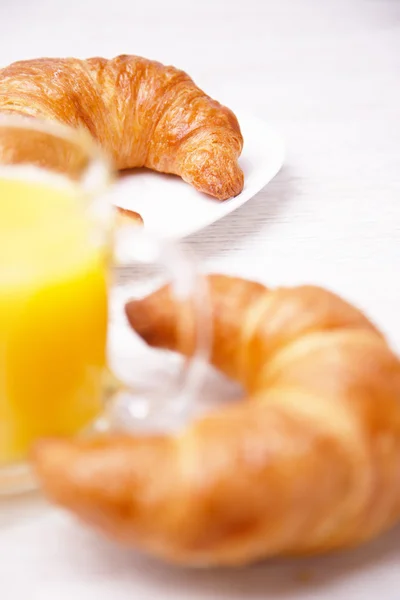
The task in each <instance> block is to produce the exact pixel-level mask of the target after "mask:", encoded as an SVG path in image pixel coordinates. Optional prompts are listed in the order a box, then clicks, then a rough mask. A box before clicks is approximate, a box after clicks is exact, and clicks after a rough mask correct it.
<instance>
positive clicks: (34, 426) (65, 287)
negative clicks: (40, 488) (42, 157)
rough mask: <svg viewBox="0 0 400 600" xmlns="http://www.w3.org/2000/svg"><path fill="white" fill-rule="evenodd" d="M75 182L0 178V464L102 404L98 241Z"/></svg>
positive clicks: (102, 291) (102, 273) (85, 418)
mask: <svg viewBox="0 0 400 600" xmlns="http://www.w3.org/2000/svg"><path fill="white" fill-rule="evenodd" d="M92 229H93V224H92V223H91V222H90V219H89V217H88V216H87V213H86V212H85V208H84V200H83V198H82V196H81V195H80V194H79V191H78V190H77V189H75V188H72V187H71V188H68V187H62V186H51V185H48V184H44V183H40V182H32V181H29V182H27V181H23V180H17V179H11V178H10V179H6V178H5V179H2V178H1V177H0V465H1V464H2V463H4V464H6V463H7V464H10V463H13V462H18V461H20V460H23V459H24V458H25V457H26V455H27V453H28V451H29V448H30V446H31V444H32V442H33V441H34V440H35V439H37V438H40V437H45V436H52V435H74V434H76V433H78V432H79V431H81V430H82V429H84V428H85V426H87V425H88V424H89V423H90V422H91V421H92V420H93V419H94V418H95V417H96V416H97V415H98V414H99V413H100V412H101V410H102V392H101V388H102V373H103V371H104V368H105V348H106V330H107V282H106V261H105V252H104V246H103V247H101V246H99V244H98V243H97V244H95V243H94V240H93V231H92Z"/></svg>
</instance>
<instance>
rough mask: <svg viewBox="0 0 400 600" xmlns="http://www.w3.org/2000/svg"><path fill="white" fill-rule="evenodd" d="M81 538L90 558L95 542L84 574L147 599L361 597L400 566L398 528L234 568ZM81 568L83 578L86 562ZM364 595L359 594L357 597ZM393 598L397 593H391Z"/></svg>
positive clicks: (328, 599)
mask: <svg viewBox="0 0 400 600" xmlns="http://www.w3.org/2000/svg"><path fill="white" fill-rule="evenodd" d="M73 529H74V528H73ZM82 533H83V532H81V534H82ZM87 536H88V537H87ZM83 537H84V538H86V539H85V540H84V541H85V544H84V545H85V546H86V551H85V555H86V556H87V555H88V547H87V544H88V543H89V545H90V546H91V548H90V554H91V559H90V565H88V564H87V562H86V567H85V578H90V577H91V572H92V574H93V572H96V573H99V572H101V573H102V574H103V575H107V576H110V577H112V578H113V580H119V581H120V582H121V583H122V584H123V588H124V589H131V590H132V593H133V594H135V595H136V597H137V598H142V597H144V596H142V595H141V592H144V591H145V592H146V595H145V597H146V598H147V597H150V596H147V594H148V593H154V597H157V598H158V597H161V596H159V595H158V594H160V591H161V592H162V594H163V595H162V597H163V598H164V599H168V600H169V599H170V598H171V599H172V598H177V599H180V598H182V599H183V598H185V599H186V598H187V599H189V598H190V599H197V600H200V599H205V598H210V599H213V600H214V599H218V600H225V599H228V598H233V599H235V598H240V599H242V598H248V599H250V600H255V599H260V600H261V599H265V600H272V599H275V598H285V599H290V600H292V599H293V600H294V599H296V600H297V599H299V598H300V599H303V600H306V599H307V600H311V599H313V600H314V599H315V600H316V599H318V600H320V599H323V600H331V599H332V600H333V599H334V598H337V597H338V596H337V594H338V588H339V587H340V588H341V591H342V592H343V593H344V595H340V598H346V599H347V596H349V598H350V595H351V594H348V593H347V592H346V590H348V589H352V590H353V591H354V595H352V596H351V597H352V598H361V597H364V595H363V594H362V593H361V592H363V593H364V594H365V590H366V589H367V588H368V590H369V591H372V590H370V587H369V586H368V585H367V582H368V581H374V577H375V575H376V574H377V573H382V574H381V575H380V576H379V577H378V579H379V580H380V581H381V578H382V577H383V578H384V574H383V572H382V568H383V567H385V568H386V569H387V568H388V565H389V568H391V569H392V570H391V573H395V572H398V567H397V565H398V564H399V561H400V544H399V541H400V528H397V529H395V530H393V531H392V532H390V533H389V534H387V535H385V536H383V537H381V538H380V539H379V540H377V541H376V542H374V543H371V544H369V545H367V546H365V547H363V548H360V549H358V550H352V551H346V552H342V553H340V554H336V555H330V556H325V557H319V558H305V559H297V560H294V559H291V560H270V561H267V562H265V563H260V564H257V565H254V566H251V567H246V568H236V569H198V570H197V569H184V568H178V567H170V566H166V565H164V564H161V563H159V562H157V561H155V560H152V559H148V558H145V557H142V556H138V555H137V554H136V553H134V552H132V551H129V550H123V549H121V548H120V547H115V546H114V545H113V544H109V543H108V542H106V541H104V540H101V539H97V538H94V539H92V534H91V533H88V532H86V533H85V534H84V535H83ZM68 560H69V562H70V563H71V560H72V558H71V557H69V559H68ZM78 561H79V557H76V563H77V564H76V567H78ZM71 566H72V565H71ZM80 566H81V568H80V569H79V570H80V572H81V576H82V565H80ZM88 567H89V569H88ZM78 568H79V567H78ZM87 569H88V570H89V572H88V570H87ZM385 573H386V571H385ZM392 583H393V582H392ZM398 583H399V581H397V584H398ZM375 585H376V580H375ZM378 585H379V584H378ZM381 585H382V583H381ZM385 585H386V584H385ZM387 585H389V583H387ZM347 586H348V587H347ZM360 593H361V595H358V594H360ZM368 597H369V596H368ZM385 597H386V598H387V596H385ZM392 597H393V598H395V597H397V595H396V594H395V595H394V596H390V598H392Z"/></svg>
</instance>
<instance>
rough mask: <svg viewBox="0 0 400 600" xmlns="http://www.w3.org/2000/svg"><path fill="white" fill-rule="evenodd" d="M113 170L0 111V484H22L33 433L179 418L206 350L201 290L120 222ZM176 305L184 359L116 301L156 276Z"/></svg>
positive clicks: (91, 148)
mask: <svg viewBox="0 0 400 600" xmlns="http://www.w3.org/2000/svg"><path fill="white" fill-rule="evenodd" d="M113 177H114V174H113V172H112V168H111V166H110V163H109V162H108V160H107V159H106V158H105V157H104V156H103V154H102V152H101V150H100V149H99V148H98V147H97V146H96V145H95V144H94V142H93V141H92V140H91V138H90V137H89V136H88V135H87V134H86V133H85V132H82V131H75V130H72V129H69V128H65V127H63V126H59V125H56V124H52V123H48V122H46V123H45V122H40V121H38V120H36V119H31V118H29V117H19V116H13V115H9V116H8V115H6V116H4V115H3V116H1V117H0V494H9V493H17V492H20V491H24V490H26V489H29V488H31V487H34V485H35V482H34V480H33V477H32V476H31V474H30V471H29V465H28V461H27V458H28V456H29V449H30V447H31V445H32V444H33V443H34V441H35V440H36V439H38V438H40V437H49V436H75V435H82V434H85V435H88V434H89V435H90V434H91V432H92V431H93V429H97V430H102V431H104V430H107V429H115V428H123V429H125V430H131V431H135V432H137V431H142V430H148V429H151V430H157V429H165V428H170V427H176V426H179V425H180V424H181V423H182V421H183V420H185V419H186V417H187V412H188V409H189V405H190V401H191V399H192V398H193V396H194V394H195V393H196V390H197V388H198V386H199V385H200V383H201V379H202V375H203V367H204V364H205V362H206V358H207V352H208V347H209V332H208V323H209V319H208V318H207V293H206V288H205V281H204V280H203V279H202V278H201V277H200V276H199V275H198V274H197V272H196V268H195V264H194V261H193V259H192V258H191V257H189V256H188V254H187V253H186V252H184V251H183V249H182V248H181V247H180V246H179V245H177V244H176V243H172V242H169V241H163V240H161V239H159V238H156V237H153V236H151V235H150V234H148V233H146V231H145V230H143V229H142V228H138V227H137V226H135V225H134V224H132V225H130V224H129V222H127V221H126V220H125V221H124V224H123V225H118V220H117V219H116V218H115V215H116V212H115V209H114V207H113V204H112V181H113ZM165 282H166V283H169V284H170V285H171V289H172V292H173V293H174V294H175V298H176V301H177V302H179V303H182V306H183V305H184V306H185V310H184V311H182V313H181V314H182V315H183V314H184V315H185V319H183V318H182V319H181V320H179V319H178V321H177V323H176V327H177V328H178V329H177V333H179V335H184V333H185V332H184V328H185V326H186V325H185V323H186V324H187V318H188V310H189V311H191V322H192V324H194V335H195V344H194V347H195V350H194V352H193V355H192V356H191V357H190V358H189V359H181V358H178V357H177V356H173V355H171V354H169V353H166V352H162V351H158V350H152V349H150V348H148V347H146V345H145V344H144V343H143V342H142V341H141V340H140V339H139V338H138V336H136V335H135V333H134V332H133V331H132V330H130V328H129V326H128V323H127V320H126V317H125V311H124V306H125V303H126V302H127V300H129V299H131V298H137V297H140V296H142V295H144V294H146V293H148V292H150V291H152V290H153V289H155V288H156V287H158V285H160V284H162V283H165Z"/></svg>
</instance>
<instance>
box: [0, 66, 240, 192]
mask: <svg viewBox="0 0 400 600" xmlns="http://www.w3.org/2000/svg"><path fill="white" fill-rule="evenodd" d="M2 112H8V113H9V112H12V113H18V114H23V115H27V116H31V117H37V118H41V119H50V120H52V121H58V122H61V123H63V124H66V125H69V126H71V127H74V128H84V129H86V130H88V131H89V132H90V134H91V135H92V137H93V138H95V139H96V140H97V142H99V143H100V145H101V146H102V147H103V148H104V149H105V150H106V151H107V153H108V154H109V155H110V156H111V157H112V158H113V160H114V163H115V165H116V166H117V168H118V169H127V168H133V167H143V166H144V167H148V168H150V169H153V170H156V171H161V172H164V173H172V174H175V175H179V176H180V177H182V179H184V180H185V181H186V182H188V183H190V184H191V185H193V186H194V187H195V188H196V189H197V190H199V191H201V192H204V193H206V194H209V195H211V196H213V197H214V198H217V199H219V200H226V199H228V198H231V197H232V196H236V195H237V194H239V193H240V192H241V191H242V189H243V173H242V171H241V169H240V167H239V165H238V158H239V155H240V153H241V150H242V146H243V138H242V135H241V132H240V127H239V124H238V121H237V119H236V117H235V115H234V114H233V113H232V111H230V110H229V109H228V108H226V107H224V106H221V104H219V103H218V102H216V101H215V100H212V99H211V98H210V97H209V96H207V95H206V94H205V93H204V92H203V91H202V90H200V89H199V88H198V87H197V86H196V85H195V83H194V82H193V81H192V79H191V78H190V77H189V76H188V75H187V74H186V73H184V72H183V71H180V70H178V69H176V68H174V67H167V66H164V65H162V64H160V63H158V62H155V61H151V60H147V59H145V58H141V57H138V56H125V55H123V56H117V57H116V58H114V59H112V60H107V59H104V58H90V59H87V60H79V59H74V58H64V59H55V58H42V59H37V60H28V61H21V62H16V63H13V64H11V65H10V66H8V67H6V68H4V69H2V70H0V113H2Z"/></svg>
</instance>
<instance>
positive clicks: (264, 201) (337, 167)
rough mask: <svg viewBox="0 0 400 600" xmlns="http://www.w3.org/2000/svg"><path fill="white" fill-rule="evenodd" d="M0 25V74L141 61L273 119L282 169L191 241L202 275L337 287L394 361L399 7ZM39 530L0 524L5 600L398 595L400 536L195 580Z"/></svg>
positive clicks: (125, 2) (175, 11)
mask: <svg viewBox="0 0 400 600" xmlns="http://www.w3.org/2000/svg"><path fill="white" fill-rule="evenodd" d="M0 24H1V36H0V63H1V64H4V65H5V64H7V63H9V62H11V61H13V60H16V59H19V58H31V57H36V56H45V55H49V56H57V55H59V56H66V55H74V56H82V57H84V56H89V55H104V56H113V55H116V54H119V53H134V54H140V55H143V56H148V57H150V58H157V59H159V60H161V61H163V62H166V63H172V64H175V65H177V66H179V67H181V68H183V69H185V70H187V71H188V72H189V73H190V74H191V75H192V76H193V77H194V78H195V80H196V81H197V82H198V84H199V85H201V86H202V87H203V88H205V89H206V90H207V91H208V92H209V93H210V94H211V95H214V96H215V97H217V98H218V99H219V100H221V101H222V102H224V103H226V104H228V105H229V106H231V107H232V108H236V107H244V108H245V109H246V110H247V111H248V112H253V113H254V114H255V115H258V116H260V117H262V118H265V119H267V120H269V121H271V122H272V123H273V124H274V125H275V126H276V127H278V128H279V129H280V130H281V132H282V133H283V135H284V136H285V138H286V143H287V148H288V156H287V161H286V165H285V167H284V168H283V170H282V171H281V173H280V174H279V175H278V176H277V177H276V179H275V180H274V181H273V182H272V184H271V185H269V186H268V187H267V188H266V189H265V190H264V191H262V192H261V193H260V194H258V196H257V197H255V198H254V199H253V200H252V201H250V202H249V203H247V205H245V206H244V207H243V208H241V209H239V210H238V211H237V212H236V213H234V214H232V215H230V216H229V217H227V218H225V219H224V220H222V221H220V222H218V223H216V224H214V225H213V226H211V227H209V228H208V229H206V230H204V231H202V232H201V233H198V234H196V235H194V236H192V237H191V238H190V239H188V240H187V243H189V244H190V245H191V246H192V247H193V248H194V249H195V251H196V252H197V254H198V255H199V257H200V258H201V259H202V260H203V261H204V264H205V266H206V268H209V269H212V270H214V271H217V270H220V271H225V272H233V273H240V274H242V275H246V276H248V277H254V278H258V279H260V280H262V281H264V282H266V283H268V284H269V285H274V284H278V283H279V284H281V283H283V284H292V283H297V282H312V283H318V284H323V285H326V286H328V287H330V288H332V289H334V290H335V291H338V292H340V293H342V294H343V295H345V296H346V297H347V298H348V299H350V300H352V301H354V302H356V303H357V304H358V305H360V306H361V307H363V308H364V309H365V310H366V311H367V312H368V313H369V314H370V315H371V316H372V317H373V318H374V319H375V320H376V322H377V323H378V324H379V325H380V326H381V327H382V328H383V329H384V330H385V331H386V332H387V333H388V334H389V336H390V338H391V339H392V342H393V344H394V345H395V346H396V348H397V349H398V350H400V312H399V304H400V278H399V266H400V244H399V242H400V3H399V2H397V1H396V0H351V1H350V0H325V1H324V2H321V1H320V2H318V1H317V0H230V2H228V1H227V0H202V2H200V1H199V2H193V1H191V0H169V1H168V2H163V1H162V0H153V1H151V0H149V1H148V2H142V3H139V2H135V1H134V0H113V1H112V2H105V0H97V1H96V0H87V1H86V2H81V1H80V0H68V2H57V1H55V0H13V2H12V3H10V4H9V3H8V2H7V0H3V2H1V4H0ZM0 510H1V509H0ZM30 510H31V511H34V510H35V503H32V506H31V509H30ZM0 515H1V512H0ZM41 519H43V516H41V517H37V518H36V517H34V516H32V515H31V516H30V517H29V518H28V517H27V519H26V522H24V523H19V525H17V524H15V536H14V537H13V541H12V543H11V542H10V541H9V540H10V537H9V536H8V533H9V532H10V530H11V529H12V528H13V527H14V524H13V523H8V524H7V523H4V520H7V519H5V517H4V513H3V517H2V518H0V527H1V528H2V529H0V597H1V598H4V600H19V598H25V597H27V598H29V599H30V600H50V598H51V599H53V598H56V599H57V600H63V599H64V598H71V597H72V598H74V599H76V600H92V599H96V600H106V599H109V598H112V599H113V600H122V599H125V598H130V597H135V598H137V599H138V600H142V599H143V600H144V599H147V598H150V597H155V598H157V599H158V598H160V599H161V598H163V599H169V598H171V599H172V598H174V600H179V599H180V598H185V599H186V598H194V599H196V600H197V599H198V600H200V599H201V600H203V599H205V598H210V599H211V598H212V599H219V598H224V599H225V598H235V599H241V598H250V599H256V598H257V599H258V598H263V599H271V600H272V599H273V598H278V597H282V598H285V600H292V599H294V598H296V599H302V600H312V599H317V598H324V600H331V599H333V598H335V599H337V598H339V599H340V600H359V599H361V598H363V600H369V599H370V598H371V599H372V598H376V596H379V595H381V596H382V597H384V598H385V600H395V599H397V598H398V597H399V592H398V589H397V590H396V586H397V588H398V587H399V585H400V569H399V568H398V565H399V564H400V562H399V561H400V550H399V547H400V532H399V531H395V532H392V533H391V534H389V535H388V536H387V537H385V538H383V539H381V540H379V541H378V542H377V543H376V544H372V545H371V546H369V547H367V548H365V549H362V550H360V551H357V552H352V553H347V554H345V555H342V556H339V557H331V558H323V559H319V560H314V561H302V562H278V563H275V562H274V563H272V564H271V563H270V564H267V565H262V566H257V567H253V568H252V569H247V570H243V571H236V572H234V573H226V572H225V573H221V572H206V573H203V572H194V573H193V572H189V571H177V570H175V569H169V568H166V567H161V566H159V565H157V564H155V563H152V562H148V561H144V560H143V559H139V558H138V557H136V556H135V555H134V554H133V553H129V552H125V551H122V550H120V549H116V548H114V547H113V546H112V545H110V544H108V543H107V542H104V541H103V540H99V539H98V538H97V537H95V536H94V535H92V533H90V532H87V531H84V530H83V529H78V528H76V527H75V526H73V525H71V524H70V522H69V521H68V520H65V519H63V517H60V516H59V515H58V514H56V513H54V514H53V513H51V518H50V517H46V518H45V519H44V521H43V523H42V525H43V526H41V525H40V523H41V522H42V521H41ZM49 523H50V524H49ZM32 524H33V525H32ZM41 527H42V528H41ZM52 527H53V529H52ZM7 532H8V533H7ZM2 540H3V543H2ZM6 540H7V542H6Z"/></svg>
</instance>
